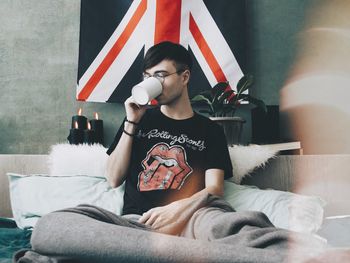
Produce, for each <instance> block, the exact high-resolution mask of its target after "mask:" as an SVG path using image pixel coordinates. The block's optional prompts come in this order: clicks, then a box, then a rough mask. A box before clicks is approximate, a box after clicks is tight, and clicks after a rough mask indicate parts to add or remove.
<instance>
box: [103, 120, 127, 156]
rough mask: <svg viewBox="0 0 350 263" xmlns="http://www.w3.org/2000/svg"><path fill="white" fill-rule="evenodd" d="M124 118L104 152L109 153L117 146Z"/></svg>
mask: <svg viewBox="0 0 350 263" xmlns="http://www.w3.org/2000/svg"><path fill="white" fill-rule="evenodd" d="M125 119H126V118H124V120H123V122H122V125H120V127H119V130H118V132H117V134H116V135H115V137H114V140H113V142H112V144H111V145H110V146H109V148H108V150H107V152H106V153H107V154H108V155H111V153H112V152H113V151H114V149H115V147H117V145H118V142H119V140H120V137H122V134H123V130H124V122H125Z"/></svg>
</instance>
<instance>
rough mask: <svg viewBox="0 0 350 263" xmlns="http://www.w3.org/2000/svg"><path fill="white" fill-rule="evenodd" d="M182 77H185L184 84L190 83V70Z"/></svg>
mask: <svg viewBox="0 0 350 263" xmlns="http://www.w3.org/2000/svg"><path fill="white" fill-rule="evenodd" d="M182 77H183V81H184V83H185V84H186V85H187V84H188V82H189V81H190V77H191V72H190V71H189V70H188V69H186V70H185V71H184V72H183V73H182Z"/></svg>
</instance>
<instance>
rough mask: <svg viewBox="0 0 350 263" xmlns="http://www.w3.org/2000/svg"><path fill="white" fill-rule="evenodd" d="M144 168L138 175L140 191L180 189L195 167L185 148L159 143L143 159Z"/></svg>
mask: <svg viewBox="0 0 350 263" xmlns="http://www.w3.org/2000/svg"><path fill="white" fill-rule="evenodd" d="M142 166H143V168H144V170H143V171H142V172H141V173H140V174H139V177H138V188H139V190H140V191H151V190H163V189H180V188H181V186H182V185H183V184H184V182H185V180H186V178H187V176H189V175H190V174H191V173H192V171H193V169H192V168H191V167H190V166H189V164H188V163H187V159H186V152H185V149H184V148H183V147H181V146H178V145H174V146H171V147H170V146H169V145H168V144H166V143H158V144H156V145H154V146H153V147H152V149H151V150H150V151H149V152H148V153H147V156H146V158H145V159H144V160H143V161H142Z"/></svg>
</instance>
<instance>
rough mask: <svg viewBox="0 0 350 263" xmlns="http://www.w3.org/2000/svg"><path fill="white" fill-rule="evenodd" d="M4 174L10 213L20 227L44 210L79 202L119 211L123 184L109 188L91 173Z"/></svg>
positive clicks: (35, 218)
mask: <svg viewBox="0 0 350 263" xmlns="http://www.w3.org/2000/svg"><path fill="white" fill-rule="evenodd" d="M7 175H8V177H9V182H10V197H11V206H12V213H13V216H14V219H15V221H16V223H17V225H18V227H20V228H24V227H33V226H35V223H36V221H37V220H38V219H39V218H40V217H41V216H43V215H45V214H47V213H50V212H52V211H55V210H59V209H63V208H67V207H74V206H77V205H79V204H82V203H84V204H91V205H96V206H99V207H102V208H105V209H107V210H109V211H111V212H113V213H115V214H117V215H120V214H121V212H122V207H123V195H124V184H123V185H121V186H120V187H118V188H113V189H112V188H111V187H110V186H109V184H108V183H107V181H106V179H103V178H98V177H91V176H82V175H78V176H48V175H20V174H14V173H7Z"/></svg>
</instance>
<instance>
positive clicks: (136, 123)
mask: <svg viewBox="0 0 350 263" xmlns="http://www.w3.org/2000/svg"><path fill="white" fill-rule="evenodd" d="M125 121H126V122H128V123H131V124H134V125H135V126H137V125H139V123H138V122H134V121H129V120H128V119H125Z"/></svg>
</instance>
